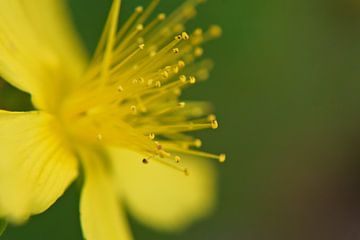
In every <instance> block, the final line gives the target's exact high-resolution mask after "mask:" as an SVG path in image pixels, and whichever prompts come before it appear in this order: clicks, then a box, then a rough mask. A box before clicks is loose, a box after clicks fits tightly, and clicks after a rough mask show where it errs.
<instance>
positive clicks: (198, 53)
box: [194, 47, 204, 57]
mask: <svg viewBox="0 0 360 240" xmlns="http://www.w3.org/2000/svg"><path fill="white" fill-rule="evenodd" d="M203 53H204V50H203V49H202V48H201V47H197V48H195V50H194V55H195V57H201V56H202V55H203Z"/></svg>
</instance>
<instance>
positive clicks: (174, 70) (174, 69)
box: [172, 66, 179, 74]
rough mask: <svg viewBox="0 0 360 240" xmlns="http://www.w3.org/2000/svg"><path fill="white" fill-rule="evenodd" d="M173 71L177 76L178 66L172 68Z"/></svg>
mask: <svg viewBox="0 0 360 240" xmlns="http://www.w3.org/2000/svg"><path fill="white" fill-rule="evenodd" d="M172 70H173V72H174V73H175V74H176V73H178V72H179V67H178V66H174V67H173V68H172Z"/></svg>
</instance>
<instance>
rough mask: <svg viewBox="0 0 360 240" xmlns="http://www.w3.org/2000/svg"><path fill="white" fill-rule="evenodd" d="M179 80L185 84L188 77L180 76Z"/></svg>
mask: <svg viewBox="0 0 360 240" xmlns="http://www.w3.org/2000/svg"><path fill="white" fill-rule="evenodd" d="M179 79H180V81H181V82H183V83H184V82H186V76H185V75H180V77H179Z"/></svg>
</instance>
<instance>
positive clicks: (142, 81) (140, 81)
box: [137, 77, 145, 84]
mask: <svg viewBox="0 0 360 240" xmlns="http://www.w3.org/2000/svg"><path fill="white" fill-rule="evenodd" d="M137 81H138V83H140V84H144V82H145V79H144V78H143V77H139V78H137Z"/></svg>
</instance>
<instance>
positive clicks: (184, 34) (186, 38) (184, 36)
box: [181, 32, 190, 40]
mask: <svg viewBox="0 0 360 240" xmlns="http://www.w3.org/2000/svg"><path fill="white" fill-rule="evenodd" d="M181 37H182V39H184V40H189V39H190V37H189V34H187V32H182V33H181Z"/></svg>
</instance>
